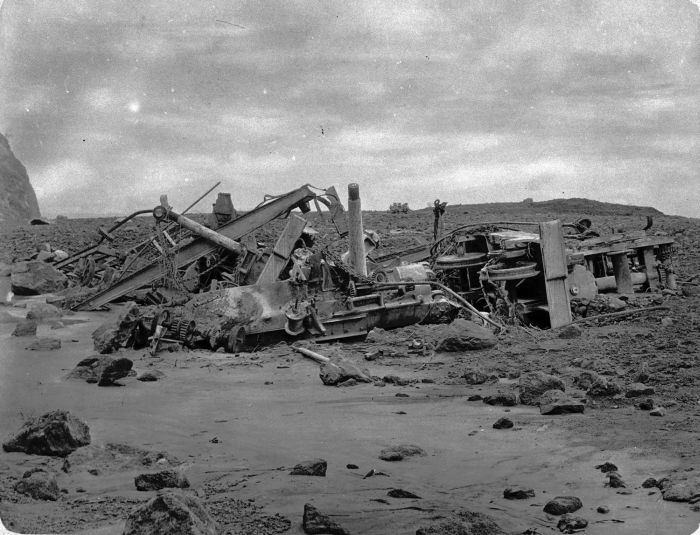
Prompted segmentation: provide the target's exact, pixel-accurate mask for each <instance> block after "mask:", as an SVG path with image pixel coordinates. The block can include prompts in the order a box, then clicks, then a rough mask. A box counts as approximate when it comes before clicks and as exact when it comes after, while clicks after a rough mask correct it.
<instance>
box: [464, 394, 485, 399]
mask: <svg viewBox="0 0 700 535" xmlns="http://www.w3.org/2000/svg"><path fill="white" fill-rule="evenodd" d="M482 399H484V398H483V397H481V395H480V394H472V395H471V396H469V397H468V398H467V401H481V400H482Z"/></svg>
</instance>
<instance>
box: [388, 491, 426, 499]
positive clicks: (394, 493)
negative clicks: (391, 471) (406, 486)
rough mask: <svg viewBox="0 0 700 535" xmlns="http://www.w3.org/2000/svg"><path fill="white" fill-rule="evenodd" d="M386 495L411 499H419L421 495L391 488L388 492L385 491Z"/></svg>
mask: <svg viewBox="0 0 700 535" xmlns="http://www.w3.org/2000/svg"><path fill="white" fill-rule="evenodd" d="M386 495H387V496H389V497H390V498H407V499H413V500H420V499H421V497H420V496H418V495H417V494H413V493H412V492H409V491H407V490H403V489H391V490H390V491H389V492H387V493H386Z"/></svg>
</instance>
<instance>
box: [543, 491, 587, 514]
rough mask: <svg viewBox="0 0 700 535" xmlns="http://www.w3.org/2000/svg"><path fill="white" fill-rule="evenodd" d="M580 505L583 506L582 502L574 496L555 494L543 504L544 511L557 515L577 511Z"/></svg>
mask: <svg viewBox="0 0 700 535" xmlns="http://www.w3.org/2000/svg"><path fill="white" fill-rule="evenodd" d="M581 507H583V503H581V500H580V498H577V497H576V496H557V497H555V498H552V499H551V500H549V501H548V502H547V504H546V505H545V506H544V512H545V513H548V514H550V515H556V516H559V515H563V514H566V513H573V512H575V511H578V510H579V509H581Z"/></svg>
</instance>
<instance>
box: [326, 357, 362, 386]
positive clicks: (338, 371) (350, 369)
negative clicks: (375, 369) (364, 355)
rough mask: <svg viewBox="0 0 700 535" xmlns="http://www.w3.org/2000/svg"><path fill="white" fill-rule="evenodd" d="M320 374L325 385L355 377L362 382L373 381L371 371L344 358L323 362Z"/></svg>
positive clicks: (335, 383)
mask: <svg viewBox="0 0 700 535" xmlns="http://www.w3.org/2000/svg"><path fill="white" fill-rule="evenodd" d="M319 376H320V377H321V381H323V384H324V385H337V384H339V383H342V382H343V381H347V380H348V379H355V380H356V381H359V382H362V383H371V382H372V377H371V376H370V374H369V371H367V370H366V369H363V368H360V367H359V366H357V365H355V364H354V363H352V362H350V361H349V360H347V359H343V358H339V359H334V360H332V361H330V362H325V363H323V364H321V368H320V370H319Z"/></svg>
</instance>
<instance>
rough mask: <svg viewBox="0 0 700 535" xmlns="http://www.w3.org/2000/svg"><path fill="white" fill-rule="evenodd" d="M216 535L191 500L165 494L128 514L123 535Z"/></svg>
mask: <svg viewBox="0 0 700 535" xmlns="http://www.w3.org/2000/svg"><path fill="white" fill-rule="evenodd" d="M172 534H177V535H216V534H217V528H216V523H215V522H214V520H213V519H212V518H211V516H209V513H207V511H206V509H204V506H203V505H202V503H201V502H200V501H199V500H198V499H197V498H195V497H194V496H189V495H186V494H180V493H177V492H174V491H165V492H163V493H159V494H158V495H157V496H155V497H154V498H152V499H151V500H149V501H148V502H147V503H145V504H144V505H141V506H140V507H137V508H136V509H134V510H133V511H131V513H129V516H128V518H127V519H126V525H125V526H124V535H172Z"/></svg>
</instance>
